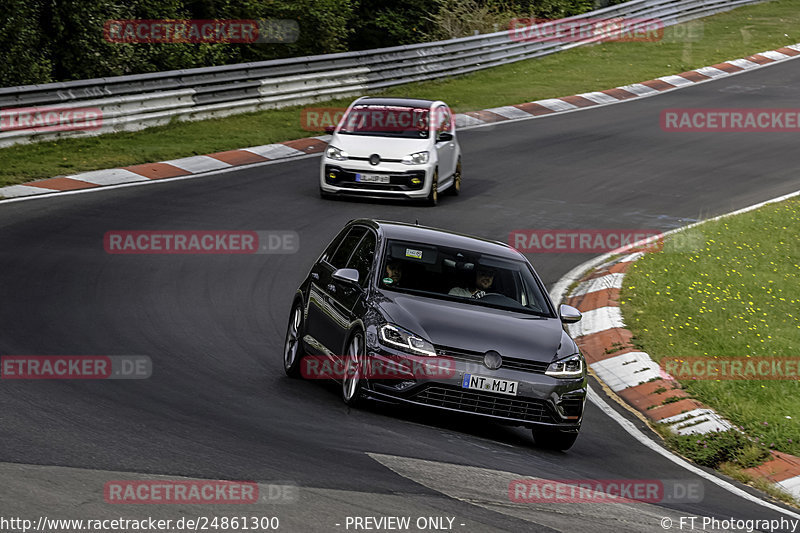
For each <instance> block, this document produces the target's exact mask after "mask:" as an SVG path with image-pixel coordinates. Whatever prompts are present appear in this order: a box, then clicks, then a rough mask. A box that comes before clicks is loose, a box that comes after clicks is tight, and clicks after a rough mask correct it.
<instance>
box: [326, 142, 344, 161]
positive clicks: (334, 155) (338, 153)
mask: <svg viewBox="0 0 800 533" xmlns="http://www.w3.org/2000/svg"><path fill="white" fill-rule="evenodd" d="M325 157H327V158H328V159H334V160H336V161H347V152H345V151H344V150H341V149H339V148H336V147H335V146H328V149H327V150H325Z"/></svg>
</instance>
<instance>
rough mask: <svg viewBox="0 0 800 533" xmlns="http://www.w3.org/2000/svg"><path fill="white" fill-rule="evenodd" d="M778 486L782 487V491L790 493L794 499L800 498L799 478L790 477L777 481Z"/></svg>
mask: <svg viewBox="0 0 800 533" xmlns="http://www.w3.org/2000/svg"><path fill="white" fill-rule="evenodd" d="M777 483H778V485H780V486H781V487H783V489H784V490H786V491H788V492H790V493H791V494H793V495H794V496H795V497H797V498H800V476H795V477H790V478H789V479H784V480H783V481H778V482H777Z"/></svg>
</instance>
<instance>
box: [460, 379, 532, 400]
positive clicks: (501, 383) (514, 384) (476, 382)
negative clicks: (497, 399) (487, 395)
mask: <svg viewBox="0 0 800 533" xmlns="http://www.w3.org/2000/svg"><path fill="white" fill-rule="evenodd" d="M461 388H463V389H474V390H482V391H485V392H496V393H499V394H507V395H509V396H516V395H517V389H518V388H519V382H518V381H509V380H507V379H497V378H489V377H485V376H476V375H475V374H464V381H462V382H461Z"/></svg>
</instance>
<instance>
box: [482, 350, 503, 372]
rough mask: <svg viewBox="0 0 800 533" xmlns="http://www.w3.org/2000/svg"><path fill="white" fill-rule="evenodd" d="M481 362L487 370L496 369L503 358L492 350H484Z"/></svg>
mask: <svg viewBox="0 0 800 533" xmlns="http://www.w3.org/2000/svg"><path fill="white" fill-rule="evenodd" d="M483 364H484V365H486V368H488V369H489V370H497V369H498V368H500V366H502V364H503V358H502V357H500V354H499V353H497V352H495V351H494V350H490V351H488V352H486V355H484V356H483Z"/></svg>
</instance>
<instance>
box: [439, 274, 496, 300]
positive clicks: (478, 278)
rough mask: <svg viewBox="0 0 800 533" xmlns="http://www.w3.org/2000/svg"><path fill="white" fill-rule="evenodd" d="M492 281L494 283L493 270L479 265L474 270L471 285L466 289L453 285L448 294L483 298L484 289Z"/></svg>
mask: <svg viewBox="0 0 800 533" xmlns="http://www.w3.org/2000/svg"><path fill="white" fill-rule="evenodd" d="M492 283H494V270H493V269H491V268H486V267H480V268H478V270H476V271H475V281H474V282H473V284H472V286H470V287H469V288H467V289H463V288H461V287H453V288H452V289H450V292H449V293H448V294H450V295H451V296H463V297H464V298H483V297H484V296H486V291H488V290H489V289H490V288H491V287H492Z"/></svg>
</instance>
